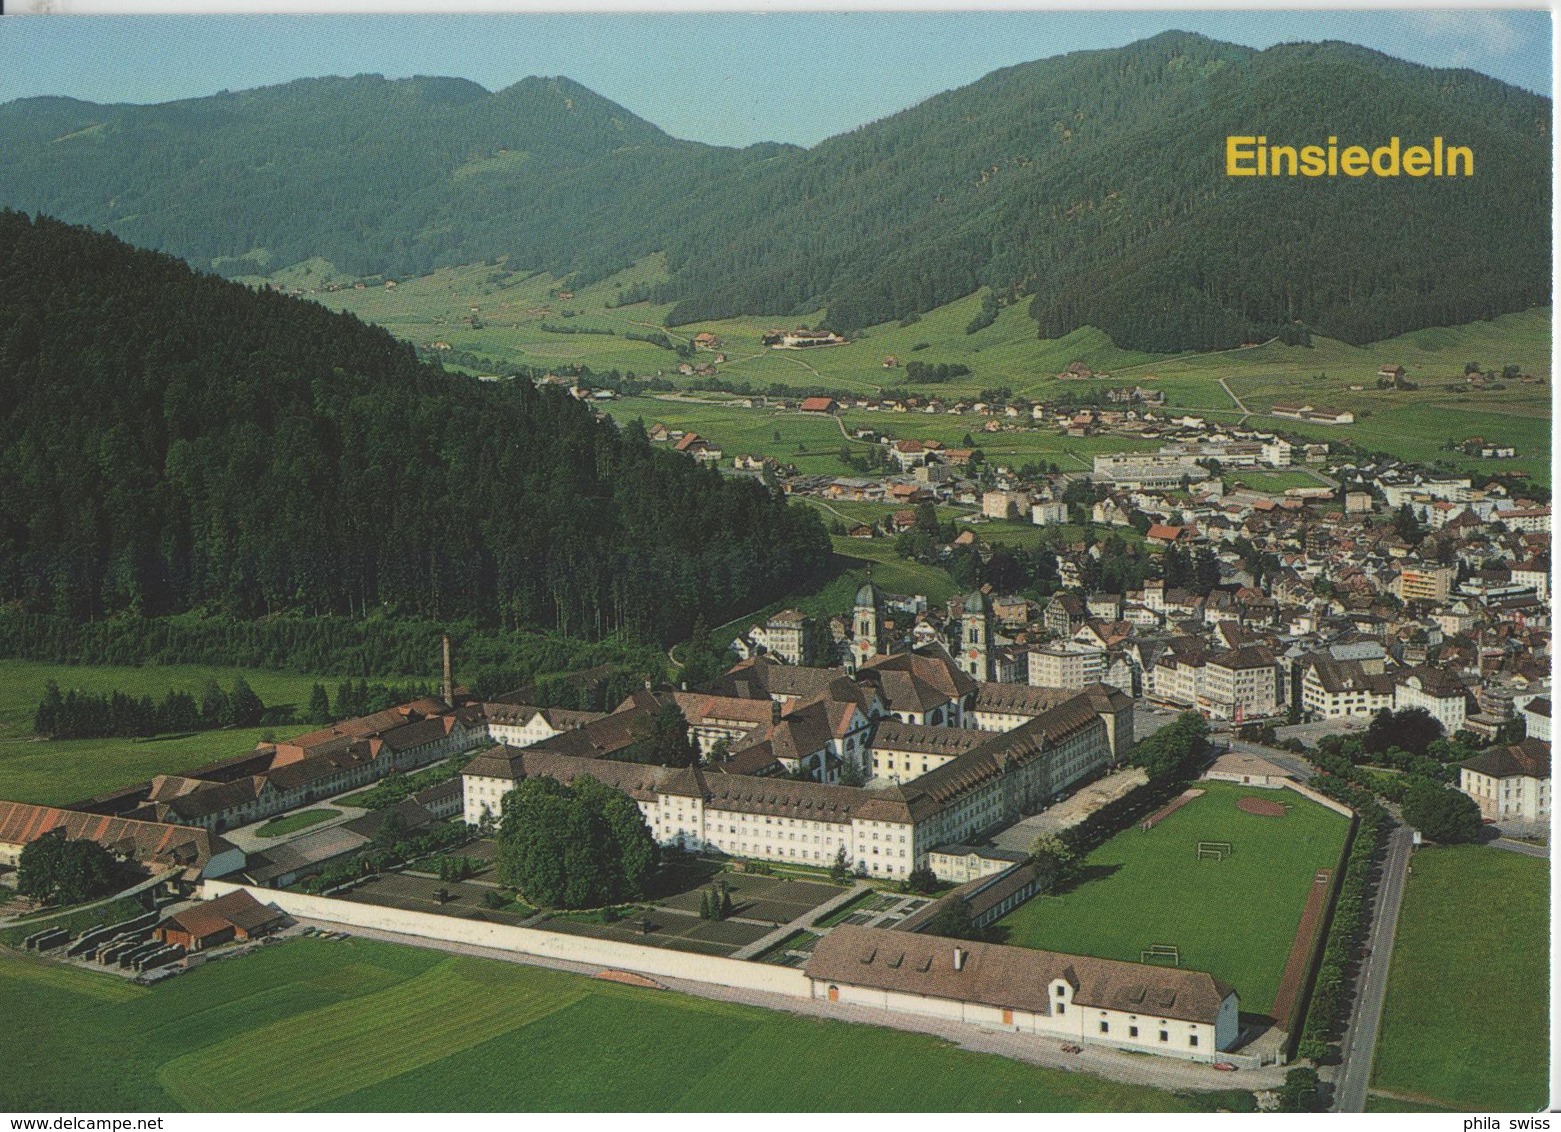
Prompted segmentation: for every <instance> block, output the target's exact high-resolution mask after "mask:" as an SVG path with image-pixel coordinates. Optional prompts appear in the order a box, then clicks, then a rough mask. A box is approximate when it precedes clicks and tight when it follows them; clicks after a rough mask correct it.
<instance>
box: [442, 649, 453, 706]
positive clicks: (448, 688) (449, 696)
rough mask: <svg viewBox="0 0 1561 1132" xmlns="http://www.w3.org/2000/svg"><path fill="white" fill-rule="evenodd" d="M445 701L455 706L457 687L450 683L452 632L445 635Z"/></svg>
mask: <svg viewBox="0 0 1561 1132" xmlns="http://www.w3.org/2000/svg"><path fill="white" fill-rule="evenodd" d="M444 702H445V703H447V704H449V705H450V706H451V707H454V706H455V688H454V687H453V686H452V685H451V683H450V634H449V633H446V634H445V635H444Z"/></svg>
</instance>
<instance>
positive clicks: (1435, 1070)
mask: <svg viewBox="0 0 1561 1132" xmlns="http://www.w3.org/2000/svg"><path fill="white" fill-rule="evenodd" d="M1413 868H1414V872H1413V873H1411V874H1410V877H1409V885H1408V889H1407V891H1406V892H1405V894H1404V907H1403V911H1402V913H1401V914H1400V917H1399V924H1398V936H1397V939H1396V941H1395V943H1394V946H1393V965H1392V967H1391V968H1390V971H1389V975H1388V997H1387V1005H1386V1006H1385V1007H1384V1009H1383V1016H1382V1035H1381V1037H1380V1038H1379V1039H1378V1043H1377V1056H1376V1062H1375V1066H1374V1073H1373V1079H1372V1085H1373V1086H1374V1087H1378V1088H1382V1089H1386V1090H1388V1091H1389V1092H1392V1093H1395V1094H1398V1095H1399V1096H1403V1097H1413V1098H1416V1099H1423V1100H1424V1101H1425V1102H1426V1103H1428V1104H1440V1105H1445V1106H1448V1107H1451V1108H1457V1109H1467V1110H1470V1111H1475V1110H1481V1111H1491V1112H1531V1111H1534V1110H1536V1109H1539V1108H1541V1107H1542V1106H1543V1105H1544V1104H1545V1103H1546V1100H1547V1094H1548V1092H1549V1088H1548V1080H1547V1070H1548V1065H1549V1058H1548V1056H1547V1054H1548V1046H1549V1043H1548V1040H1547V1031H1548V1025H1547V1013H1548V1012H1547V1001H1548V988H1549V985H1550V980H1549V968H1550V964H1549V959H1550V948H1549V946H1548V940H1549V928H1550V925H1549V899H1548V898H1549V890H1550V867H1549V862H1548V861H1544V860H1540V859H1537V858H1533V857H1525V856H1522V855H1520V854H1517V853H1507V852H1503V851H1501V850H1498V849H1491V848H1487V847H1485V846H1460V847H1456V848H1446V849H1429V850H1422V851H1420V852H1418V853H1416V854H1415V857H1414V864H1413ZM1471 984H1473V986H1474V987H1476V988H1477V990H1476V992H1475V993H1471Z"/></svg>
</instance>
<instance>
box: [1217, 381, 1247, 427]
mask: <svg viewBox="0 0 1561 1132" xmlns="http://www.w3.org/2000/svg"><path fill="white" fill-rule="evenodd" d="M1220 388H1221V389H1223V390H1224V391H1225V392H1226V393H1228V394H1229V395H1230V399H1231V400H1232V401H1234V402H1235V403H1236V408H1238V409H1240V410H1241V413H1242V416H1241V420H1239V421H1237V422H1236V423H1237V424H1245V423H1246V421H1247V418H1248V417H1249V416H1251V415H1252V410H1251V409H1249V408H1247V406H1246V402H1244V401H1243V400H1242V399H1241V398H1240V397H1237V396H1236V391H1235V390H1234V389H1232V388H1231V387H1230V386H1229V385H1228V384H1226V380H1225V378H1223V377H1222V378H1220Z"/></svg>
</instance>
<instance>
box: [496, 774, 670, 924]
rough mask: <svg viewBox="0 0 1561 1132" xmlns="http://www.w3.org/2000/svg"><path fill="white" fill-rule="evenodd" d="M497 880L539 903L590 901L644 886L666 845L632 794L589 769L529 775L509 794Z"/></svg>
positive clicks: (636, 892)
mask: <svg viewBox="0 0 1561 1132" xmlns="http://www.w3.org/2000/svg"><path fill="white" fill-rule="evenodd" d="M498 842H499V856H498V879H499V881H500V882H501V883H503V884H505V885H508V886H510V887H512V888H514V889H516V890H517V891H519V892H520V893H522V894H523V896H524V898H525V900H526V902H527V903H529V904H533V905H537V906H539V907H555V908H591V907H601V906H603V905H606V904H612V903H618V902H621V901H623V900H625V899H632V898H635V897H638V896H641V895H643V894H644V893H645V891H646V888H647V886H648V884H649V882H650V880H651V877H652V876H653V875H654V873H655V870H656V867H657V865H658V864H659V863H660V850H659V848H658V846H657V845H656V842H655V839H654V838H653V837H652V836H651V832H650V829H649V827H648V826H646V824H645V819H644V817H643V815H641V813H640V809H639V806H637V805H636V804H635V802H634V800H633V799H632V798H630V797H629V796H628V795H627V794H624V793H623V792H622V791H620V790H615V789H613V788H612V787H610V786H607V785H606V784H605V783H602V782H600V781H598V780H597V779H595V778H592V777H591V776H590V775H583V776H581V777H580V778H578V779H576V780H575V782H574V784H573V785H572V786H565V785H564V784H563V783H561V782H558V781H556V780H554V779H551V778H541V777H537V778H528V779H526V780H524V781H523V782H521V783H520V785H519V786H517V787H516V788H515V789H514V790H511V791H510V792H509V793H508V794H506V795H505V796H504V802H503V817H502V818H501V819H500V823H499V836H498Z"/></svg>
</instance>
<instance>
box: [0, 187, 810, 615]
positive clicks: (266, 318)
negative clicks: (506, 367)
mask: <svg viewBox="0 0 1561 1132" xmlns="http://www.w3.org/2000/svg"><path fill="white" fill-rule="evenodd" d="M0 436H3V437H4V439H5V442H4V445H3V446H0V483H3V484H4V485H5V490H4V491H3V492H0V604H12V605H13V606H14V607H16V608H18V609H20V610H22V611H25V612H36V613H55V614H67V615H70V616H72V617H75V618H78V619H85V618H92V617H97V616H100V615H103V614H109V613H115V612H121V611H124V612H132V613H139V614H142V615H146V616H155V615H158V614H162V613H168V612H178V611H181V610H185V609H192V608H203V609H211V610H220V611H226V612H229V613H232V614H235V615H237V616H240V617H251V616H260V615H265V614H269V613H276V612H280V611H284V610H286V611H297V612H302V613H309V614H324V613H343V614H347V613H357V614H362V613H364V612H367V611H379V610H383V609H386V608H388V609H391V610H394V611H398V612H401V613H404V614H414V613H415V614H421V615H425V616H429V617H435V618H453V617H471V618H474V619H477V620H479V621H481V622H483V623H486V624H490V625H498V624H501V625H504V626H508V627H536V628H542V629H550V630H557V631H560V632H563V633H566V634H572V635H575V636H580V637H588V638H594V637H601V636H603V635H605V634H608V633H612V632H615V631H622V632H623V633H625V634H626V635H628V636H630V637H631V638H636V639H641V640H661V641H668V640H674V639H678V638H680V637H682V636H686V635H687V631H688V628H689V626H690V625H691V624H692V622H693V620H694V618H695V617H696V615H697V614H698V613H700V612H703V613H705V614H706V616H708V617H709V618H710V620H712V621H719V620H721V619H723V618H724V617H725V616H731V615H734V614H737V613H739V612H743V611H745V610H748V609H752V608H754V607H756V606H758V605H762V604H764V603H765V602H766V601H769V600H771V598H772V596H773V595H774V594H776V593H780V592H784V591H785V590H786V589H787V588H789V587H790V586H791V585H793V584H794V583H795V582H796V581H798V580H799V579H800V578H801V577H802V576H804V575H806V574H807V573H808V572H810V571H811V570H812V569H814V568H816V567H817V566H818V565H819V564H821V562H822V561H823V559H824V557H825V556H827V554H828V552H829V540H828V537H827V535H826V534H825V532H824V530H823V528H822V526H821V525H820V523H819V521H818V518H817V516H816V514H815V513H814V512H812V511H810V510H808V509H806V508H800V507H798V508H788V507H787V506H786V505H785V503H784V502H783V501H781V500H778V499H776V498H773V497H772V496H771V494H770V493H769V492H768V491H767V490H766V489H765V488H764V487H763V486H762V485H760V484H758V483H757V482H755V481H751V480H728V479H723V478H722V477H721V476H720V474H719V473H717V472H715V471H714V470H710V469H704V468H699V467H696V466H695V465H694V464H693V463H692V462H691V461H689V460H687V459H685V458H683V457H680V456H677V455H674V454H672V453H668V452H655V451H652V450H651V447H650V445H649V443H648V442H647V441H646V439H645V437H644V433H643V430H640V429H637V428H635V427H633V426H630V427H629V428H626V429H625V430H624V431H622V432H620V431H619V430H618V429H617V428H615V427H614V426H613V425H612V424H610V423H606V422H601V421H598V420H596V419H595V418H594V417H593V416H592V414H591V412H590V410H588V409H587V408H586V407H585V406H583V405H581V404H580V403H578V402H576V401H575V400H573V399H572V398H570V397H569V396H568V395H567V394H565V393H563V392H560V391H557V390H552V389H549V390H538V389H537V388H536V387H534V386H533V385H532V384H531V383H530V382H523V381H517V382H510V383H497V384H487V383H478V382H474V381H472V380H471V379H469V378H466V377H457V376H455V375H450V374H446V373H445V372H444V371H443V370H441V369H439V368H438V367H436V366H430V365H427V364H424V363H421V362H419V361H417V359H416V358H415V357H414V355H413V352H412V349H411V347H410V346H408V345H406V344H404V343H399V342H397V341H395V340H394V339H392V338H391V336H390V335H389V334H388V333H386V332H385V331H383V330H380V329H379V328H377V327H370V326H366V325H364V324H363V323H362V322H360V321H358V320H357V319H355V318H354V317H352V316H351V315H344V314H333V313H331V312H329V311H327V310H325V308H323V307H321V306H319V305H317V304H314V303H310V302H305V301H302V300H297V299H291V298H286V297H283V296H280V295H277V294H274V293H271V292H256V291H253V290H250V289H249V288H247V287H244V286H241V285H239V284H235V283H230V282H227V281H225V280H222V279H219V278H216V277H214V276H210V275H203V274H199V273H197V272H194V271H192V270H191V269H190V268H189V267H188V266H187V265H186V264H184V263H182V262H181V261H179V260H177V259H174V258H172V257H170V256H166V255H161V254H158V253H154V252H148V251H141V250H137V249H134V248H130V247H127V246H126V245H124V244H122V243H121V242H120V241H119V240H117V239H115V238H113V237H112V236H108V235H105V234H102V233H96V232H91V231H88V230H86V229H82V228H74V227H69V226H66V225H64V224H61V223H59V222H56V221H53V220H49V219H44V218H40V219H37V220H32V219H29V218H28V217H27V216H25V215H22V214H19V213H15V212H0Z"/></svg>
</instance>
